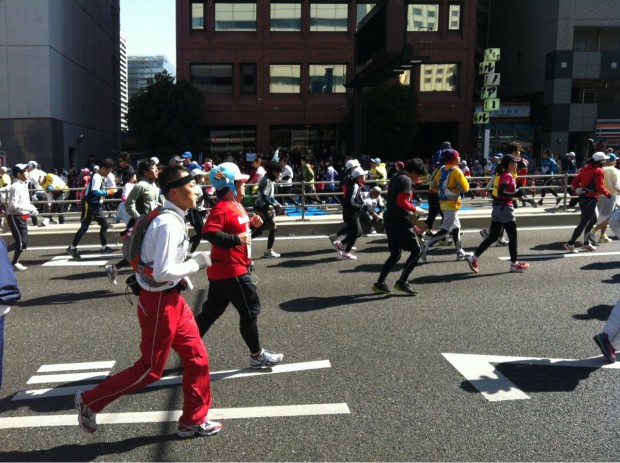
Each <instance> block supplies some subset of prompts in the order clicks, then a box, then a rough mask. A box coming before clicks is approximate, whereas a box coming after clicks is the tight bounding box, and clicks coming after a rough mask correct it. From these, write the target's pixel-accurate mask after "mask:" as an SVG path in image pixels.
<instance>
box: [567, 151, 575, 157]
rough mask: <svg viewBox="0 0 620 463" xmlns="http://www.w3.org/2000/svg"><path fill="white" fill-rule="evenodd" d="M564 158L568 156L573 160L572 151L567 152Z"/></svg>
mask: <svg viewBox="0 0 620 463" xmlns="http://www.w3.org/2000/svg"><path fill="white" fill-rule="evenodd" d="M566 156H570V157H571V158H574V157H575V153H573V152H572V151H569V152H568V153H566Z"/></svg>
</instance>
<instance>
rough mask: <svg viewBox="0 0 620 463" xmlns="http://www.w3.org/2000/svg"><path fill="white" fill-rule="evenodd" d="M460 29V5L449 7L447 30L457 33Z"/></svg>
mask: <svg viewBox="0 0 620 463" xmlns="http://www.w3.org/2000/svg"><path fill="white" fill-rule="evenodd" d="M460 29H461V5H450V8H449V9H448V30H450V31H458V30H460Z"/></svg>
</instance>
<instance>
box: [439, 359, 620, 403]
mask: <svg viewBox="0 0 620 463" xmlns="http://www.w3.org/2000/svg"><path fill="white" fill-rule="evenodd" d="M441 355H443V356H444V358H445V359H446V360H447V361H448V362H450V364H452V366H453V367H454V368H456V370H457V371H458V372H459V373H461V374H462V375H463V376H464V377H465V379H466V380H467V381H469V382H470V383H471V384H472V386H474V387H475V388H476V389H477V390H478V391H480V393H481V394H482V395H483V396H484V397H485V398H486V399H487V400H488V401H490V402H499V401H503V400H523V399H529V398H530V396H528V395H527V394H526V393H525V392H523V391H522V390H521V389H519V388H518V387H517V386H516V385H515V384H514V383H513V382H511V381H510V380H509V379H508V378H506V377H505V376H504V375H502V374H501V373H500V372H499V371H498V370H497V369H496V368H495V367H494V366H493V365H492V364H493V363H495V364H497V363H513V364H518V365H544V366H559V367H577V368H596V369H598V368H607V369H616V370H617V369H620V363H607V361H606V360H605V359H604V358H603V356H598V357H591V358H588V359H583V360H571V359H555V358H532V357H507V356H502V355H476V354H443V353H442V354H441Z"/></svg>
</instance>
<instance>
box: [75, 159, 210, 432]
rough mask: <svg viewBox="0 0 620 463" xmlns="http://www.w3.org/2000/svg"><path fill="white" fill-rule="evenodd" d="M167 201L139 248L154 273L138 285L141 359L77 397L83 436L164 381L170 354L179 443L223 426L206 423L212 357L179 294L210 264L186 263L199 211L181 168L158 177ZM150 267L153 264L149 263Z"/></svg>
mask: <svg viewBox="0 0 620 463" xmlns="http://www.w3.org/2000/svg"><path fill="white" fill-rule="evenodd" d="M159 179H160V186H161V188H162V190H163V192H164V195H165V197H166V201H165V202H164V206H163V208H164V211H163V212H162V213H160V214H159V215H158V216H157V217H155V218H154V219H153V221H152V222H151V223H150V224H149V226H148V228H147V230H146V233H145V234H144V240H143V242H142V245H141V248H140V259H141V261H142V262H144V263H146V266H148V267H149V268H150V266H151V265H152V276H151V275H150V272H142V271H141V272H137V273H136V279H137V280H138V283H139V284H140V287H141V290H140V296H139V300H138V310H137V311H138V321H139V322H140V329H141V331H142V339H141V341H140V351H141V353H142V355H141V357H140V359H139V360H138V361H137V362H136V363H135V364H134V365H133V367H131V368H128V369H126V370H124V371H121V372H120V373H117V374H116V375H114V376H111V377H109V378H108V379H106V380H105V381H104V382H102V383H101V384H99V385H98V386H96V387H95V388H94V389H91V390H89V391H78V392H77V393H76V394H75V405H76V407H77V409H78V413H79V415H78V422H79V424H80V427H82V428H83V429H84V430H86V431H88V432H90V433H93V432H95V431H96V430H97V422H96V413H97V412H100V411H101V410H103V408H104V407H105V406H106V405H108V404H109V403H111V402H112V401H114V400H115V399H117V398H118V397H121V396H123V395H126V394H129V393H130V392H132V391H135V390H137V389H141V388H143V387H145V386H147V385H148V384H151V383H153V382H155V381H157V380H159V379H160V378H161V377H162V374H163V371H164V367H165V365H166V361H167V360H168V356H169V354H170V349H174V350H175V351H177V353H178V354H179V356H180V357H181V359H182V363H183V367H184V370H183V399H184V400H183V414H182V415H181V417H180V418H179V427H178V433H177V434H178V435H179V437H190V436H194V435H202V436H209V435H212V434H215V433H217V432H219V431H220V429H221V424H220V423H217V422H215V421H210V420H208V419H207V412H208V411H209V408H210V407H211V383H210V377H209V356H208V354H207V350H206V348H205V345H204V344H203V342H202V339H201V338H200V335H199V332H198V327H197V326H196V322H195V320H194V315H193V313H192V311H191V309H190V308H189V306H188V305H187V303H186V302H185V300H184V299H183V297H182V296H181V294H180V290H181V289H180V288H181V286H180V285H182V283H183V282H184V281H185V279H184V277H185V276H187V275H188V274H192V273H196V272H198V271H200V270H202V269H204V268H206V267H207V266H208V265H209V264H210V260H209V257H208V256H207V254H206V253H204V252H203V253H194V254H193V255H192V257H191V258H190V259H188V260H185V254H186V252H187V248H188V244H189V240H188V237H187V228H186V226H185V221H184V217H185V213H186V212H187V210H188V209H190V208H192V207H196V194H195V193H194V185H195V182H194V180H193V177H192V176H191V175H190V174H189V172H187V170H185V169H184V168H183V167H181V166H170V167H167V168H166V169H165V170H164V171H163V172H162V173H161V174H160V176H159ZM151 261H152V263H151Z"/></svg>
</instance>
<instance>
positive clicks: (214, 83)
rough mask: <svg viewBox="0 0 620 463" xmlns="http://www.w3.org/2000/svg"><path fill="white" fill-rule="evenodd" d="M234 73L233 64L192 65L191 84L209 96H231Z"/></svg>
mask: <svg viewBox="0 0 620 463" xmlns="http://www.w3.org/2000/svg"><path fill="white" fill-rule="evenodd" d="M232 71H233V67H232V64H192V65H191V66H190V82H191V84H192V85H193V86H194V87H196V88H197V89H198V90H200V91H201V92H203V93H205V94H207V95H231V94H232V89H233V72H232Z"/></svg>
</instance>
